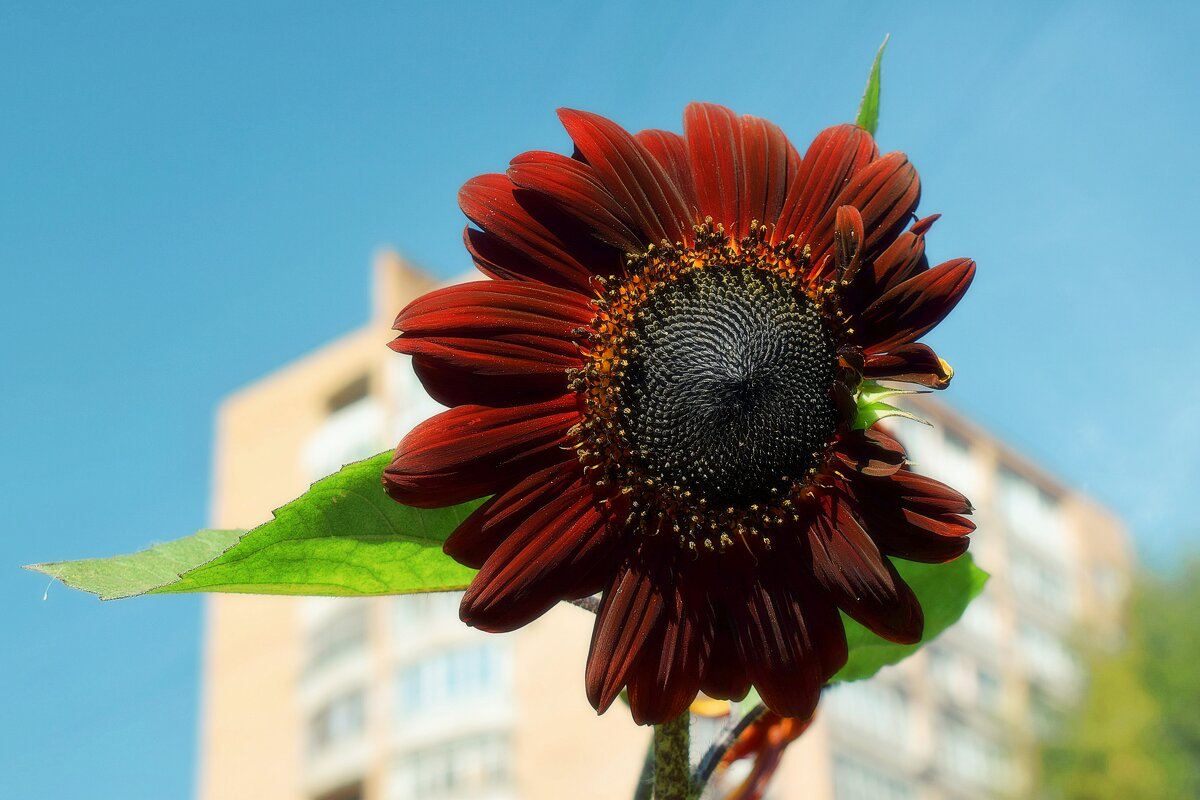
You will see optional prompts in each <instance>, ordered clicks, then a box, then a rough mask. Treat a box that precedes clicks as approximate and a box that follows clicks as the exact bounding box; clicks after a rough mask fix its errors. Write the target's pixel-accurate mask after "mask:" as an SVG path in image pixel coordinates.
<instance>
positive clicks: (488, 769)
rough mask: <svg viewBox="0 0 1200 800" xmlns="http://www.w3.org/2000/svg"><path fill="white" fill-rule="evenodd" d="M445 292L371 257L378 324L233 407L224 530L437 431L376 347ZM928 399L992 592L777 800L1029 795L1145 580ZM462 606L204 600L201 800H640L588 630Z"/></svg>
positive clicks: (632, 747)
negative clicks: (478, 619) (591, 684)
mask: <svg viewBox="0 0 1200 800" xmlns="http://www.w3.org/2000/svg"><path fill="white" fill-rule="evenodd" d="M434 283H435V281H434V280H433V279H432V278H430V277H429V276H427V275H425V274H423V273H421V272H420V271H418V270H415V269H413V268H412V267H410V266H409V265H407V264H405V263H404V262H403V261H402V260H401V259H400V258H399V257H398V256H396V255H395V254H394V253H390V252H384V253H381V254H380V255H379V256H378V257H377V259H376V264H375V271H374V290H373V311H372V315H371V319H370V321H369V322H368V324H366V325H365V326H364V327H363V328H361V329H359V330H358V331H356V332H353V333H351V334H349V335H347V336H345V337H343V338H341V339H339V340H337V341H335V342H333V343H331V344H329V345H328V346H326V347H324V348H322V349H320V350H318V351H317V352H315V353H312V354H309V355H307V356H304V357H302V358H299V359H298V360H296V361H295V362H293V363H291V364H289V365H288V366H286V367H284V368H282V369H280V370H278V371H276V372H274V373H272V374H271V375H268V376H266V377H264V378H263V379H261V380H259V381H257V382H256V383H254V384H252V385H251V386H248V387H246V388H245V389H243V390H241V391H239V392H236V393H234V394H233V395H231V396H230V397H228V398H227V399H226V401H225V402H224V403H223V404H222V406H221V409H220V413H219V418H218V430H217V442H216V456H215V480H214V497H213V524H214V525H216V526H218V527H251V526H253V525H255V524H258V523H259V522H262V521H263V520H265V519H266V518H268V516H269V511H270V509H272V508H275V507H277V506H279V505H281V504H283V503H284V502H286V501H288V500H290V499H291V498H293V497H295V496H297V495H298V494H300V493H301V492H303V491H304V489H305V488H306V487H307V486H308V485H309V484H310V483H311V482H312V481H314V480H316V479H317V478H320V477H322V476H324V475H326V474H329V473H331V472H333V471H335V470H337V469H338V468H339V467H340V466H341V465H342V464H344V463H346V462H349V461H353V460H357V459H359V458H362V457H365V456H368V455H372V454H374V453H377V452H379V451H381V450H384V449H387V448H389V447H392V446H393V445H394V444H395V442H396V441H398V440H399V438H400V437H401V436H402V435H403V433H405V432H406V431H407V430H409V429H410V428H411V427H412V426H413V425H415V424H416V423H417V422H419V421H420V420H421V419H424V418H425V417H427V416H428V415H429V414H431V413H434V412H435V411H436V410H437V408H438V407H437V406H436V405H435V404H433V403H432V401H431V400H429V399H428V398H427V397H426V396H425V394H424V392H423V391H422V389H421V387H420V384H419V382H418V381H417V380H416V378H415V376H414V375H413V372H412V370H411V367H410V366H409V365H408V363H407V362H406V359H405V358H404V357H402V356H399V355H397V354H395V353H393V352H392V351H390V350H389V349H388V348H387V347H386V343H387V342H388V340H389V339H390V338H391V333H390V327H391V322H392V320H393V319H394V317H395V314H396V312H397V311H398V310H399V309H400V308H401V307H402V306H403V305H404V304H405V303H406V302H407V301H408V300H409V299H411V298H413V297H415V296H417V295H419V294H421V293H422V292H424V291H427V290H428V289H429V288H431V287H432V286H433V285H434ZM922 400H924V398H917V402H916V403H915V404H914V409H915V410H916V411H917V412H918V413H919V414H921V415H923V416H925V417H926V418H928V419H930V420H931V421H932V422H934V423H935V426H934V427H929V428H927V427H925V426H921V425H917V424H915V423H904V424H902V425H901V426H897V427H898V430H899V433H900V435H901V436H902V438H903V439H904V441H905V443H906V444H907V445H908V447H909V448H910V451H911V456H912V458H913V460H914V461H916V462H918V463H919V464H920V466H921V468H922V469H923V470H925V471H927V472H930V473H931V474H934V475H935V476H938V477H942V478H943V479H945V480H947V481H948V482H950V483H953V484H954V485H955V486H957V487H960V488H962V489H963V490H964V491H965V492H966V493H967V494H968V495H969V496H970V497H971V498H972V499H973V500H974V501H975V503H976V505H977V506H978V507H979V510H978V512H977V517H976V519H977V522H978V523H979V528H980V530H979V533H978V534H977V535H976V537H975V539H974V544H973V546H972V552H973V553H974V554H975V556H976V558H977V559H978V561H979V562H980V563H981V564H982V565H983V566H984V567H985V568H986V569H988V570H989V571H990V572H991V573H992V575H993V578H992V580H991V582H990V583H989V585H988V588H987V590H986V591H985V593H984V595H983V597H982V598H980V600H978V601H977V602H976V603H975V604H973V605H972V607H971V609H970V610H969V611H968V613H967V616H966V617H965V618H964V619H963V620H962V621H961V622H960V623H959V624H958V625H956V626H955V627H954V628H952V629H951V630H950V631H948V632H947V633H946V634H945V635H943V636H942V637H941V638H939V639H938V640H937V641H936V642H935V643H934V644H932V645H931V646H929V647H927V648H925V649H924V650H923V651H921V652H920V653H918V654H917V655H916V656H914V657H912V658H910V659H908V660H907V661H905V662H903V663H902V664H900V665H897V666H895V667H892V668H889V669H886V670H884V672H883V673H882V674H881V675H879V676H878V677H877V678H875V679H872V680H870V681H864V682H860V683H854V684H848V685H844V686H840V687H837V688H835V689H833V690H831V691H829V692H828V696H827V698H826V699H825V700H824V701H823V703H822V708H821V711H820V712H819V719H818V722H817V723H816V724H815V725H814V727H813V728H812V729H810V731H809V732H808V733H807V734H806V735H805V737H804V738H803V739H802V740H801V741H800V742H799V743H797V744H796V745H795V746H794V747H793V748H792V750H791V751H790V752H789V755H788V757H787V758H786V759H785V762H784V764H783V767H782V768H781V771H780V774H779V776H778V780H777V781H776V784H775V787H774V789H773V791H772V795H771V796H772V797H776V798H786V797H805V798H813V799H814V800H823V799H824V798H837V799H838V800H942V799H943V798H945V800H952V799H953V800H959V799H960V798H961V800H967V798H981V797H983V798H986V797H997V798H1001V797H1022V796H1025V795H1024V794H1023V792H1025V791H1027V790H1028V789H1029V787H1030V785H1031V781H1032V780H1033V777H1032V773H1031V766H1030V765H1031V763H1032V760H1031V757H1030V753H1031V746H1032V741H1033V736H1034V734H1036V732H1037V731H1038V730H1039V729H1040V728H1042V727H1045V726H1049V725H1052V724H1053V720H1054V718H1055V716H1056V715H1058V714H1060V713H1061V711H1062V709H1063V708H1065V707H1066V706H1067V705H1068V704H1069V703H1070V702H1071V700H1072V699H1073V698H1074V697H1075V696H1076V694H1077V692H1078V691H1079V690H1080V687H1081V684H1082V681H1083V680H1084V679H1085V675H1084V674H1083V672H1082V667H1081V662H1080V660H1079V658H1078V656H1077V653H1078V652H1080V651H1079V647H1080V645H1081V643H1082V642H1081V639H1080V637H1084V638H1085V639H1087V640H1088V641H1093V640H1094V641H1112V640H1114V639H1115V638H1116V637H1118V636H1119V632H1120V609H1121V605H1122V598H1123V596H1124V593H1125V590H1126V586H1127V583H1128V576H1129V570H1130V558H1131V556H1130V552H1129V543H1128V539H1127V535H1126V533H1125V530H1124V528H1123V527H1122V525H1121V523H1120V521H1119V520H1117V519H1116V518H1115V517H1114V516H1113V515H1112V514H1111V513H1109V512H1107V511H1106V510H1104V509H1103V508H1101V507H1100V506H1098V505H1097V504H1096V503H1094V502H1093V501H1091V500H1089V499H1088V498H1087V497H1085V496H1084V495H1082V494H1081V493H1079V492H1077V491H1074V490H1072V489H1070V488H1069V487H1067V486H1065V485H1063V484H1062V483H1060V482H1059V481H1057V480H1056V479H1055V478H1054V477H1053V476H1051V475H1049V474H1048V473H1046V472H1045V471H1044V470H1041V469H1039V468H1038V467H1036V466H1035V465H1033V464H1032V463H1030V462H1029V461H1027V460H1026V459H1024V458H1022V457H1021V456H1020V455H1019V454H1017V453H1015V452H1014V451H1013V450H1011V449H1010V448H1008V447H1007V446H1005V445H1004V444H1003V443H1002V442H1000V441H998V440H997V439H996V438H995V437H993V436H990V435H989V434H987V433H986V432H985V431H983V430H981V429H980V428H978V427H977V426H976V425H974V424H972V423H971V422H970V421H969V420H967V419H965V418H963V417H962V416H961V415H959V414H956V413H954V412H952V411H951V410H949V409H948V408H947V407H945V406H944V405H941V404H938V403H934V402H932V401H929V402H921V401H922ZM457 602H458V598H457V597H456V596H455V595H451V594H434V595H415V596H408V597H389V598H363V599H345V598H342V599H333V598H280V597H254V596H239V595H215V596H212V597H210V598H208V601H207V615H206V631H205V637H206V642H205V662H204V690H203V703H202V732H201V753H200V768H199V776H198V783H199V796H200V798H201V800H243V799H245V800H510V799H511V800H516V799H517V798H521V799H522V800H524V799H525V798H528V799H529V800H542V799H543V798H544V799H545V800H551V799H553V800H561V799H562V798H578V799H579V800H591V799H592V798H595V799H596V800H600V798H620V797H629V796H630V795H631V794H632V791H633V787H634V782H635V780H636V777H637V775H638V773H639V771H640V768H641V763H642V759H643V755H644V753H645V748H646V745H647V742H648V739H649V731H648V730H647V729H644V728H639V727H637V726H635V725H634V724H633V723H632V722H631V721H630V719H629V717H628V715H627V714H624V713H622V710H621V709H620V708H614V709H613V710H611V711H610V712H609V713H607V714H605V715H604V716H602V717H598V716H597V715H596V714H595V713H594V711H593V710H592V709H591V707H590V706H589V705H588V703H587V701H586V699H585V698H584V693H583V665H584V659H585V657H586V654H587V647H588V640H589V637H590V628H591V625H590V620H589V619H588V617H587V614H586V612H584V611H582V610H580V609H577V608H574V607H569V606H562V607H559V608H556V609H554V610H553V611H551V612H550V613H549V614H547V615H546V616H545V617H543V618H542V619H541V620H539V621H538V622H536V623H534V624H533V625H530V626H528V627H526V628H524V629H522V630H521V631H518V632H516V633H513V634H509V635H504V636H493V635H487V634H483V633H480V632H478V631H475V630H472V629H470V628H467V627H466V626H464V625H462V624H461V623H460V622H459V621H458V618H457ZM717 724H718V723H714V722H712V721H706V722H705V723H704V724H703V725H701V726H698V731H697V734H698V735H697V738H698V739H700V740H703V739H704V737H705V736H706V735H711V734H712V732H713V731H714V730H715V726H716V725H717ZM701 743H702V742H701ZM735 778H736V776H727V780H726V784H727V785H728V784H729V783H731V782H732V781H733V780H734V779H735Z"/></svg>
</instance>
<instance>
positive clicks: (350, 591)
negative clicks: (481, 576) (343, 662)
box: [31, 452, 481, 600]
mask: <svg viewBox="0 0 1200 800" xmlns="http://www.w3.org/2000/svg"><path fill="white" fill-rule="evenodd" d="M390 460H391V453H390V452H388V453H381V454H379V455H377V456H375V457H373V458H369V459H367V460H365V461H359V462H357V463H355V464H351V465H349V466H347V467H344V468H343V469H342V470H341V471H340V472H338V473H336V474H334V475H330V476H329V477H328V478H324V479H322V480H319V481H317V482H316V483H314V484H313V485H312V487H311V488H310V489H309V490H308V491H307V492H306V493H304V494H303V495H301V496H300V497H299V498H297V499H296V500H293V501H292V502H290V503H288V504H287V505H285V506H283V507H281V508H279V509H278V510H276V511H275V514H274V517H275V518H274V519H273V520H271V521H270V522H267V523H265V524H263V525H260V526H259V527H257V528H255V529H253V530H251V531H250V532H248V533H245V534H244V535H241V536H240V538H239V535H240V534H241V533H242V532H241V531H201V532H200V533H197V534H194V535H193V536H189V537H186V538H184V539H179V540H177V541H174V542H169V543H168V544H164V545H158V546H156V547H152V548H150V549H149V550H143V551H141V552H140V553H135V554H133V555H128V556H115V557H113V558H103V559H88V560H86V561H66V562H59V563H55V564H37V565H34V566H33V567H31V569H35V570H37V571H39V572H44V573H46V574H47V575H51V576H53V577H56V578H59V579H60V580H62V581H63V583H66V584H67V585H68V586H71V587H74V588H76V589H82V590H84V591H87V592H92V593H94V594H98V595H100V597H101V598H103V599H106V600H107V599H111V598H118V597H131V596H133V595H138V594H147V593H151V594H167V593H173V592H250V593H256V594H320V595H375V594H406V593H411V592H440V591H451V590H456V589H462V588H465V587H466V585H467V583H469V582H470V580H471V576H472V575H474V574H475V571H474V570H472V569H470V568H469V567H464V566H462V565H460V564H458V563H457V562H455V561H454V560H453V559H451V558H450V557H449V556H447V555H445V554H444V553H443V552H442V542H443V541H445V539H446V537H447V536H449V535H450V533H451V532H452V531H453V530H454V529H455V528H456V527H458V524H459V523H460V522H462V521H463V520H464V519H465V518H466V517H467V515H468V514H470V513H471V511H473V510H474V509H475V508H476V506H478V505H479V503H480V502H481V501H473V502H470V503H463V504H462V505H459V506H453V507H451V508H439V509H420V508H410V507H408V506H403V505H401V504H399V503H397V502H395V501H394V500H392V499H391V498H390V497H388V496H387V494H386V493H385V492H384V490H383V485H382V483H381V482H380V475H381V474H382V473H383V468H384V467H385V466H387V464H388V462H389V461H390Z"/></svg>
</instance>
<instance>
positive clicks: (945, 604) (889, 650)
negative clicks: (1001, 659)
mask: <svg viewBox="0 0 1200 800" xmlns="http://www.w3.org/2000/svg"><path fill="white" fill-rule="evenodd" d="M893 562H894V563H895V565H896V569H897V570H899V572H900V575H901V576H902V577H903V578H904V580H905V582H906V583H908V585H909V586H911V587H912V590H913V591H914V592H916V594H917V597H918V599H920V601H921V608H922V610H924V612H925V635H924V636H923V637H922V638H921V641H920V642H918V643H916V644H895V643H894V642H889V641H887V640H886V639H881V638H879V637H878V636H876V635H875V634H873V633H871V632H870V631H869V630H867V629H866V628H864V627H863V626H862V625H859V624H858V623H857V622H855V621H854V620H852V619H850V618H849V617H847V616H846V615H845V614H843V615H842V621H843V622H844V623H845V624H846V642H847V644H849V645H850V658H849V660H848V661H846V666H844V667H842V668H841V670H840V671H838V673H837V674H836V675H834V676H833V678H832V679H831V680H830V683H837V682H839V681H858V680H862V679H863V678H869V677H871V676H872V675H874V674H875V673H876V672H878V671H879V670H880V669H882V668H883V667H886V666H887V665H889V664H895V663H896V662H897V661H901V660H903V659H905V658H907V657H908V656H910V655H912V654H913V653H915V652H916V651H917V649H918V648H919V647H921V645H923V644H926V643H927V642H929V641H930V640H932V639H933V638H935V637H936V636H938V635H939V634H940V633H941V632H942V631H944V630H946V628H949V627H950V626H951V625H953V624H954V623H955V622H957V621H958V618H959V617H961V616H962V615H963V612H964V611H966V610H967V605H968V604H970V602H971V601H972V600H974V599H975V598H976V597H977V596H979V593H980V592H982V591H983V586H984V584H985V583H987V579H988V574H987V573H986V572H984V571H983V570H981V569H980V568H979V567H977V566H975V562H974V560H972V558H971V556H970V555H965V556H962V557H961V558H957V559H955V560H954V561H951V562H950V563H949V564H918V563H916V562H913V561H901V560H899V559H894V560H893Z"/></svg>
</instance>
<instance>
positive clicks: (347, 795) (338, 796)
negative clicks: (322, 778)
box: [314, 783, 363, 800]
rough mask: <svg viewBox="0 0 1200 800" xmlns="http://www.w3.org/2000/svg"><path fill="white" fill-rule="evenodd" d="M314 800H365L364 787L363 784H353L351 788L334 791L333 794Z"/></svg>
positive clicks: (326, 793) (323, 795)
mask: <svg viewBox="0 0 1200 800" xmlns="http://www.w3.org/2000/svg"><path fill="white" fill-rule="evenodd" d="M314 800H363V787H362V784H361V783H352V784H350V785H349V786H342V787H341V788H338V789H334V790H333V791H332V792H325V793H324V794H321V795H317V797H316V798H314Z"/></svg>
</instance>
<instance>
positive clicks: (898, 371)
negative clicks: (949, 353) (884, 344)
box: [863, 344, 953, 389]
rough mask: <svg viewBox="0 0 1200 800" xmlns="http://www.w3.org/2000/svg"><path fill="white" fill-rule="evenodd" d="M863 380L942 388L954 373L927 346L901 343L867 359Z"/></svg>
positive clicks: (948, 382)
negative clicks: (900, 382) (901, 382)
mask: <svg viewBox="0 0 1200 800" xmlns="http://www.w3.org/2000/svg"><path fill="white" fill-rule="evenodd" d="M863 377H864V378H869V379H871V380H888V381H903V382H905V383H916V384H920V385H921V386H928V387H930V388H932V389H945V388H946V387H947V386H949V385H950V378H951V377H953V373H952V372H950V371H949V370H948V369H947V367H946V365H945V363H944V362H943V361H942V360H941V359H940V358H938V357H937V353H935V352H933V349H932V348H931V347H930V346H929V345H927V344H904V345H900V346H899V347H896V348H893V349H892V350H889V351H888V352H886V353H876V354H875V355H871V356H868V357H867V360H866V364H865V366H864V367H863Z"/></svg>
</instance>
